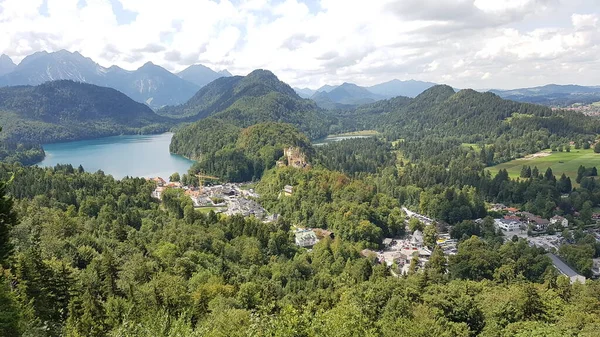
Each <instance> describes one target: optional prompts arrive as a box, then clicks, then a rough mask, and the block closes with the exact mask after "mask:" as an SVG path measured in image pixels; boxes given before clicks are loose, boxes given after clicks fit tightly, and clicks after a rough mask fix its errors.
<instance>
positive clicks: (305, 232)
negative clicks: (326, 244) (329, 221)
mask: <svg viewBox="0 0 600 337" xmlns="http://www.w3.org/2000/svg"><path fill="white" fill-rule="evenodd" d="M295 242H296V246H300V247H304V248H312V246H314V245H316V244H317V242H319V239H318V238H317V234H315V232H313V231H312V230H310V229H302V230H298V231H296V238H295Z"/></svg>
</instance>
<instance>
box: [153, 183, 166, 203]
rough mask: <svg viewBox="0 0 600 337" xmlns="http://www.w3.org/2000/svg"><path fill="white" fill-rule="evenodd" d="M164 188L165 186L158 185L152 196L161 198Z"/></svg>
mask: <svg viewBox="0 0 600 337" xmlns="http://www.w3.org/2000/svg"><path fill="white" fill-rule="evenodd" d="M164 190H165V188H164V187H163V186H157V187H156V188H155V189H154V191H152V197H153V198H155V199H158V200H161V198H162V193H163V192H164Z"/></svg>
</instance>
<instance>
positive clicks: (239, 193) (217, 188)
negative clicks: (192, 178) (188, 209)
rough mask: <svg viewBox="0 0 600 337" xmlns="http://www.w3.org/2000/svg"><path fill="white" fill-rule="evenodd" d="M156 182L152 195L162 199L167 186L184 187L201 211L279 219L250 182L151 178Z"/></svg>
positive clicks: (186, 193) (270, 219)
mask: <svg viewBox="0 0 600 337" xmlns="http://www.w3.org/2000/svg"><path fill="white" fill-rule="evenodd" d="M150 180H152V181H154V182H155V183H156V188H155V189H154V191H153V192H152V197H154V198H156V199H159V200H161V199H162V193H163V192H164V191H165V189H167V188H177V189H182V190H184V191H185V192H184V193H185V195H187V196H189V198H190V199H191V200H192V203H193V204H194V208H196V209H197V210H200V211H203V210H204V211H214V212H215V213H222V214H225V215H228V216H232V215H241V216H244V217H247V216H254V217H256V218H257V219H260V220H262V221H264V222H272V221H276V220H277V215H276V214H269V213H268V212H267V211H266V210H265V209H264V208H263V207H262V206H261V205H260V204H259V203H258V202H256V199H257V198H258V197H259V195H258V194H257V193H256V192H255V191H254V189H253V188H251V185H250V184H248V183H227V184H218V185H213V186H200V187H192V186H184V185H183V184H181V183H180V182H166V181H165V180H164V179H163V178H160V177H157V178H150Z"/></svg>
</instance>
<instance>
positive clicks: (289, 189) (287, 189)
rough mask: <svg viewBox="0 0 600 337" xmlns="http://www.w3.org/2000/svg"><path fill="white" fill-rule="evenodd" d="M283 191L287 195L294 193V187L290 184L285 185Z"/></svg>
mask: <svg viewBox="0 0 600 337" xmlns="http://www.w3.org/2000/svg"><path fill="white" fill-rule="evenodd" d="M283 193H284V194H285V195H286V196H288V197H289V196H290V195H292V194H293V193H294V187H293V186H291V185H285V186H284V187H283Z"/></svg>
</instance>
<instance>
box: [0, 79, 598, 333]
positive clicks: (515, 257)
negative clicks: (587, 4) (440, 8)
mask: <svg viewBox="0 0 600 337" xmlns="http://www.w3.org/2000/svg"><path fill="white" fill-rule="evenodd" d="M48 86H49V87H44V86H38V87H21V88H18V89H2V90H5V91H2V90H0V94H2V95H4V94H6V93H5V92H6V90H8V91H10V90H22V91H23V92H20V93H16V94H15V93H14V92H13V93H12V94H11V95H13V96H10V97H13V98H11V99H4V100H3V103H2V104H3V105H1V106H0V108H2V109H6V110H7V111H10V113H9V114H3V115H2V116H4V117H2V118H5V119H6V118H8V120H4V119H2V120H0V124H1V123H4V122H7V123H6V124H5V125H6V126H5V130H3V132H2V133H1V134H0V135H2V136H3V137H4V138H3V142H2V147H0V158H1V159H3V162H2V163H0V182H1V183H0V266H1V267H0V336H7V337H13V336H27V337H29V336H31V337H38V336H42V337H44V336H48V337H53V336H68V337H80V336H93V337H96V336H97V337H127V336H132V337H133V336H165V337H167V336H168V337H176V336H215V337H216V336H219V337H220V336H223V337H224V336H270V337H274V336H279V337H283V336H306V337H313V336H315V337H316V336H332V337H333V336H336V337H337V336H339V337H344V336H415V337H421V336H422V337H426V336H427V337H428V336H448V337H450V336H465V337H467V336H469V337H472V336H485V337H488V336H489V337H492V336H493V337H496V336H501V337H504V336H506V337H532V336H550V337H554V336H556V337H558V336H586V337H587V336H589V337H595V336H597V335H598V331H599V330H600V283H598V281H594V280H590V279H588V280H587V282H586V283H585V284H580V283H574V284H571V282H570V280H569V279H568V278H566V277H564V276H561V275H560V274H559V272H558V271H557V270H556V269H555V268H554V267H553V265H552V262H551V260H550V258H549V257H548V256H547V255H546V253H547V251H546V250H545V249H542V248H536V247H532V246H530V245H529V244H528V242H527V241H526V240H525V239H523V238H519V237H517V236H510V237H507V236H505V235H504V234H503V232H502V231H500V230H497V229H496V227H495V225H494V218H497V217H500V216H502V215H504V214H500V213H498V212H496V211H492V210H490V207H489V206H490V204H494V203H502V204H505V205H509V206H513V207H518V208H520V209H521V210H523V211H527V212H531V213H533V214H535V215H538V216H541V217H543V218H545V219H548V218H550V217H552V216H555V215H559V216H562V217H564V218H565V219H567V220H568V222H569V224H568V226H563V225H562V224H561V223H555V224H551V225H549V226H548V227H547V228H546V229H544V231H545V232H544V233H543V234H556V233H559V234H560V235H561V237H562V238H564V239H565V244H563V245H562V246H561V247H560V249H559V250H558V251H556V252H555V253H556V254H557V255H559V256H560V257H561V258H562V259H563V260H564V261H566V262H567V263H568V264H569V265H571V266H572V267H573V268H574V269H575V270H576V271H577V272H579V273H580V274H582V275H584V276H586V277H591V276H592V267H593V264H592V261H593V260H592V259H593V258H598V257H600V244H599V243H598V241H597V240H596V238H595V237H594V235H593V234H592V233H591V232H590V231H589V230H590V229H593V228H595V226H596V220H595V219H594V218H593V216H594V212H595V210H596V209H597V208H598V207H599V206H600V184H598V182H597V176H598V174H597V169H596V168H595V167H590V166H589V165H588V166H587V167H586V166H581V167H580V168H579V169H578V171H577V176H576V179H574V180H573V181H572V179H571V178H570V177H568V176H566V175H565V174H555V172H553V171H552V169H551V168H550V167H547V168H546V169H540V168H538V167H536V166H524V167H522V169H521V174H520V175H519V177H518V178H511V177H510V175H509V173H508V172H507V171H506V170H505V169H502V170H499V171H498V172H493V173H492V172H490V169H489V167H490V166H491V165H495V164H498V163H502V162H506V161H509V160H512V159H515V158H519V157H522V156H525V155H527V154H531V153H535V152H537V151H540V150H543V149H548V148H559V147H562V148H565V147H566V146H567V145H568V144H570V143H571V142H574V143H575V144H577V146H581V147H582V148H583V147H587V148H590V147H591V146H592V145H593V144H594V143H595V142H596V140H597V135H598V132H599V131H600V122H599V121H598V120H597V119H594V118H591V117H587V116H583V115H580V114H578V113H574V112H564V111H558V110H556V111H554V110H551V109H548V108H545V107H541V106H536V105H531V104H523V103H516V102H511V101H507V100H502V99H500V98H499V97H498V96H496V95H494V94H491V93H477V92H475V91H472V90H462V91H460V92H458V93H456V92H455V91H454V90H453V89H452V88H450V87H448V86H436V87H433V88H431V89H429V90H427V91H425V92H424V93H423V94H421V95H419V96H418V97H416V98H414V99H410V98H403V97H398V98H394V99H391V100H387V101H381V102H376V103H373V104H369V105H363V106H359V107H357V108H355V109H353V110H347V111H331V112H324V111H322V110H320V109H318V108H316V107H315V106H314V103H312V102H310V101H307V100H302V99H300V98H298V97H297V95H296V94H295V93H293V90H292V89H291V88H290V87H289V86H287V85H285V83H283V82H280V81H279V80H277V78H276V77H274V75H272V74H271V73H270V72H267V71H256V72H254V73H252V74H251V75H249V76H246V77H231V78H223V79H219V80H217V81H215V82H213V83H212V84H211V85H208V86H206V87H205V88H203V89H202V90H200V91H199V93H198V94H197V95H196V97H195V98H193V99H192V100H190V102H188V103H187V104H185V105H183V106H179V107H170V108H165V109H164V110H161V111H160V113H161V114H162V115H163V116H158V115H155V114H153V113H152V111H151V110H149V109H148V110H149V111H150V113H152V114H150V113H148V110H146V109H145V108H144V109H142V108H140V109H141V110H139V111H138V112H139V114H140V119H136V121H131V122H130V121H128V119H127V118H126V117H123V116H115V115H105V114H104V112H106V111H107V110H105V109H100V108H98V107H102V106H104V105H102V104H111V103H109V102H100V101H102V99H101V97H102V95H103V94H105V93H104V92H103V90H100V89H96V88H93V86H92V88H88V89H86V90H89V91H86V92H88V94H89V95H91V96H89V95H88V96H86V95H80V94H78V93H79V91H78V90H83V89H82V87H80V85H78V84H75V83H74V82H65V83H55V84H53V83H50V84H48ZM53 86H63V87H64V90H62V89H61V90H57V88H56V87H53ZM91 89H93V90H91ZM39 90H47V91H48V92H46V91H43V95H42V96H39V95H41V94H39V92H38V91H39ZM96 90H99V91H96ZM36 95H37V96H36ZM57 95H58V96H57ZM61 95H63V96H64V95H66V96H65V97H67V98H69V100H68V102H70V103H64V102H67V101H61V100H60V99H62V98H60V97H63V96H61ZM7 97H8V96H7ZM19 97H21V98H19ZM44 97H48V99H49V101H48V102H47V103H44V102H45V101H44ZM65 99H66V98H65ZM77 100H79V101H78V102H79V103H78V104H77V105H75V107H69V104H71V103H72V102H73V101H77ZM57 102H58V103H57ZM60 102H63V103H64V104H62V103H61V104H59V103H60ZM43 103H44V104H43ZM113 103H114V104H117V103H118V104H121V106H122V109H121V110H114V111H115V112H122V113H125V112H126V111H137V110H135V109H136V107H137V103H134V104H135V105H131V106H130V105H129V104H130V103H131V102H129V101H128V100H123V101H118V100H117V101H113ZM90 104H91V105H90ZM36 106H39V108H36V109H33V108H31V107H36ZM76 107H79V108H76ZM142 107H143V106H142ZM109 110H111V111H113V110H112V108H111V109H109ZM165 116H169V117H165ZM13 117H14V118H19V119H22V120H27V121H28V122H27V123H13V124H11V123H9V122H10V119H11V118H13ZM88 119H91V120H93V122H90V123H87V122H85V120H88ZM198 119H200V120H198ZM140 120H142V121H147V123H145V122H144V123H141V122H140V123H138V122H139V121H140ZM165 120H167V121H169V122H167V123H163V122H164V121H165ZM173 120H176V121H177V123H175V122H173V123H172V124H170V123H171V122H172V121H173ZM180 123H187V124H186V125H183V124H180ZM175 124H180V125H179V126H178V128H177V129H176V133H175V135H174V136H173V140H172V143H171V151H172V152H174V153H178V154H181V155H184V156H186V157H188V158H192V159H194V160H197V161H198V162H197V164H196V165H194V166H193V167H192V168H191V169H190V171H189V172H188V173H187V174H184V175H183V176H182V177H181V179H180V180H181V182H182V183H184V184H185V185H192V186H197V185H199V184H200V181H199V180H198V178H197V177H196V174H198V173H200V174H201V175H211V176H212V175H214V176H216V177H217V178H218V179H219V180H220V181H222V182H246V181H252V182H253V185H252V187H253V188H254V189H255V190H256V192H257V193H258V195H259V197H257V198H256V201H257V202H259V203H260V205H262V206H263V207H264V208H265V209H266V210H267V211H268V212H269V213H271V214H278V215H279V216H278V218H277V220H276V221H273V222H263V221H261V220H259V219H257V218H255V217H252V216H250V217H246V218H244V217H241V216H226V215H224V214H217V213H215V212H214V211H212V210H210V211H208V212H202V211H199V210H197V209H195V208H194V204H193V202H192V199H190V197H188V196H187V195H186V193H185V191H184V190H183V189H166V190H165V191H164V193H163V195H162V201H160V200H158V199H154V198H152V197H151V195H152V192H153V190H154V189H155V187H156V185H155V183H154V182H152V181H147V180H146V179H142V178H129V177H127V178H124V179H122V180H115V179H113V178H112V177H111V176H108V175H105V174H104V173H102V172H101V171H100V172H96V173H88V172H85V170H84V169H83V167H77V168H75V167H73V166H71V165H59V166H56V167H54V168H39V167H35V166H33V167H28V166H24V165H23V164H31V163H33V162H35V160H36V159H37V158H39V156H42V157H43V150H42V149H41V147H39V145H36V144H39V142H41V141H44V140H42V139H37V142H36V141H33V140H35V139H33V140H32V141H31V142H25V141H20V142H13V141H11V136H10V135H15V132H16V131H15V128H17V129H19V130H20V128H24V129H23V130H29V131H27V132H31V133H32V134H33V133H35V134H39V133H40V132H41V131H40V130H44V137H49V135H59V136H60V137H66V138H60V139H70V138H68V137H71V135H72V136H73V137H78V136H77V135H76V132H78V130H88V131H89V133H88V134H87V135H89V136H90V137H92V136H98V135H100V134H103V135H104V133H103V132H104V131H103V130H109V131H110V132H129V131H131V132H143V131H152V130H154V131H156V130H160V129H161V128H162V127H164V126H165V125H171V126H173V125H175ZM15 125H18V127H16V126H15ZM116 125H118V128H117V127H116ZM157 125H158V126H157ZM33 126H35V127H37V126H39V127H40V129H36V128H34V127H33ZM79 127H80V128H81V129H78V128H79ZM105 127H106V129H104V128H105ZM155 127H156V128H157V129H153V128H155ZM115 128H116V129H115ZM52 130H54V131H52ZM358 130H377V131H379V133H378V134H377V135H375V136H374V137H372V138H362V139H348V140H343V141H340V142H333V143H330V144H326V145H322V146H312V144H311V139H316V138H320V137H322V136H324V135H326V134H328V133H340V132H345V131H358ZM67 131H68V132H71V133H72V134H69V136H68V137H67V136H64V135H63V132H67ZM109 131H107V132H109ZM19 132H25V131H19ZM82 132H83V131H82ZM86 132H87V131H86ZM22 134H25V133H22ZM32 137H33V136H32ZM38 137H39V136H38ZM52 137H53V136H52ZM57 137H58V136H57ZM289 147H294V148H297V149H298V150H299V151H300V152H301V154H302V155H303V156H304V157H305V158H306V160H307V161H308V162H309V163H310V165H300V167H294V166H293V165H286V156H285V154H284V150H285V149H286V148H289ZM287 164H289V163H287ZM290 188H291V189H292V190H293V192H290V193H282V191H285V190H286V189H288V190H289V189H290ZM403 207H407V208H408V209H410V210H413V211H416V212H419V213H421V214H423V215H425V216H428V217H431V218H433V219H435V220H436V222H437V223H436V224H433V225H427V226H426V225H425V224H424V223H423V222H421V221H419V220H417V218H411V219H410V220H409V218H408V217H407V214H406V212H405V210H404V209H403ZM304 227H309V228H316V229H323V230H326V231H328V232H331V233H332V235H326V236H324V237H323V238H322V239H321V240H320V241H319V242H318V243H317V244H316V245H314V247H312V249H305V248H300V247H299V246H298V245H296V242H295V235H294V230H295V229H297V228H304ZM415 230H420V231H422V233H423V242H424V245H425V247H427V248H428V249H430V250H431V258H430V259H429V260H428V262H427V263H425V264H424V265H423V266H419V265H418V258H415V259H413V260H412V261H411V264H410V266H409V269H408V272H407V273H401V274H399V272H398V268H397V265H395V262H394V264H392V265H391V266H387V265H386V264H384V263H380V261H379V260H378V259H377V254H376V252H377V251H380V250H382V249H383V247H384V246H383V244H384V239H385V238H391V237H393V238H403V237H406V235H407V234H409V233H410V234H412V233H413V232H414V231H415ZM529 231H530V234H531V235H532V236H533V235H538V234H542V233H535V232H534V230H533V229H529ZM443 233H447V234H448V235H449V236H450V237H451V238H452V239H454V240H456V242H457V250H456V253H455V254H448V255H446V253H444V251H443V250H442V249H441V248H440V247H438V245H437V241H436V240H437V238H438V237H439V235H441V234H443ZM415 261H417V262H415Z"/></svg>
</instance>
